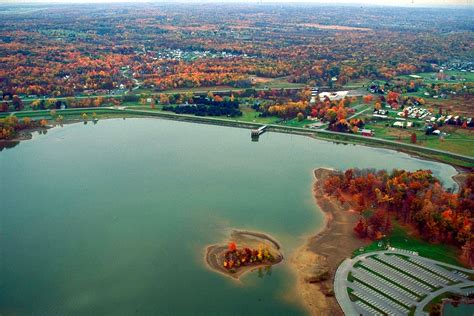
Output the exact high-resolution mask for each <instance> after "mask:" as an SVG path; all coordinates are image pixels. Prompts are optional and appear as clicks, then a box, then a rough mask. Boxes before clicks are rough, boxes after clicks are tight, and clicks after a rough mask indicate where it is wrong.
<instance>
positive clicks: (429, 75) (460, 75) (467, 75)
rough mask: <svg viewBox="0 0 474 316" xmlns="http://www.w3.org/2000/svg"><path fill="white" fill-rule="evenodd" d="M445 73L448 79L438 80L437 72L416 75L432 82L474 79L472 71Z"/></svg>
mask: <svg viewBox="0 0 474 316" xmlns="http://www.w3.org/2000/svg"><path fill="white" fill-rule="evenodd" d="M444 73H445V74H446V79H447V80H436V78H437V77H436V76H437V73H436V72H421V73H417V74H415V75H417V76H420V77H421V78H422V79H423V80H424V81H425V82H427V83H432V82H442V83H458V82H461V81H460V80H459V79H466V82H473V81H474V73H472V72H462V71H456V70H452V71H445V72H444ZM451 76H455V77H456V80H450V79H451ZM399 78H404V79H411V80H414V79H415V78H412V77H410V76H408V75H403V76H399Z"/></svg>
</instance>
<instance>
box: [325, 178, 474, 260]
mask: <svg viewBox="0 0 474 316" xmlns="http://www.w3.org/2000/svg"><path fill="white" fill-rule="evenodd" d="M324 187H325V191H326V193H327V194H329V195H331V196H333V197H335V198H337V199H339V200H340V201H341V203H342V202H348V203H350V204H351V206H352V207H353V209H354V210H355V211H356V212H358V213H359V214H360V216H361V218H360V220H359V222H358V223H357V224H356V226H355V227H354V232H355V233H356V234H357V235H358V236H359V237H361V238H366V237H368V238H371V239H380V238H382V237H383V236H385V235H388V234H389V233H390V230H391V228H392V220H393V219H395V220H397V221H398V222H400V223H402V224H405V225H408V226H411V227H412V228H413V229H415V230H416V231H417V232H418V233H419V234H420V236H422V237H423V238H424V239H426V240H428V241H430V242H436V243H445V244H452V245H456V246H458V247H459V248H463V251H468V252H469V255H470V256H473V255H474V244H473V236H474V235H473V233H474V225H473V224H474V217H473V212H472V211H473V210H474V173H472V172H471V173H468V175H467V178H466V181H465V183H464V184H463V186H462V187H461V188H460V190H459V192H454V190H453V189H450V188H449V189H446V188H444V187H443V185H442V183H441V182H440V181H439V180H438V179H437V178H436V177H435V176H433V174H432V171H431V170H417V171H414V172H411V171H406V170H396V169H395V170H393V171H392V172H387V171H385V170H380V171H376V170H368V169H365V170H359V169H348V170H346V171H345V172H344V173H342V172H341V173H336V174H334V175H333V176H331V177H329V178H328V179H327V180H326V182H325V183H324Z"/></svg>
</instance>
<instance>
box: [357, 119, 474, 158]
mask: <svg viewBox="0 0 474 316" xmlns="http://www.w3.org/2000/svg"><path fill="white" fill-rule="evenodd" d="M393 122H394V121H388V120H387V121H379V122H376V123H369V124H366V126H365V128H368V129H372V130H374V131H375V136H376V137H380V138H384V139H389V140H395V141H400V142H403V143H411V133H415V134H416V136H417V145H421V146H426V147H428V148H433V149H439V150H446V151H449V152H453V153H457V154H461V155H466V156H472V157H474V131H473V130H468V129H462V128H454V127H451V126H444V127H441V128H440V130H441V131H442V132H446V133H447V134H448V135H447V136H445V137H444V139H441V138H439V137H438V136H435V135H429V136H427V135H425V132H424V130H420V128H397V127H390V126H385V125H386V124H387V123H388V124H390V125H391V124H393Z"/></svg>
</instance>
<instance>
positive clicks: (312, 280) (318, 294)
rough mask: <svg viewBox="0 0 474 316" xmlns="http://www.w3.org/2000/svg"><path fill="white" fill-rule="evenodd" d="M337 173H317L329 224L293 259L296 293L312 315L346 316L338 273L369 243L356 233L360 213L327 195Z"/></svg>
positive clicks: (315, 188) (318, 196)
mask: <svg viewBox="0 0 474 316" xmlns="http://www.w3.org/2000/svg"><path fill="white" fill-rule="evenodd" d="M333 172H334V171H333V170H330V169H324V168H319V169H316V170H314V176H315V183H314V186H313V193H314V197H315V200H316V203H317V204H318V206H319V208H320V209H321V211H322V212H323V213H324V215H325V223H324V226H323V228H322V230H321V231H320V232H318V233H317V234H316V235H314V236H311V237H309V239H308V241H307V242H306V243H305V245H303V246H301V247H300V248H298V249H297V250H296V251H295V253H294V255H293V256H292V258H291V259H290V262H291V266H292V268H293V269H294V271H295V272H296V277H297V282H296V287H295V291H296V293H297V295H298V296H299V297H300V299H301V301H302V303H303V304H304V306H305V307H306V309H307V311H308V312H309V314H311V315H343V313H342V310H341V309H340V307H339V305H338V303H337V301H336V299H335V297H334V291H333V279H334V273H335V271H336V269H337V267H338V265H339V264H340V263H341V262H342V261H343V260H344V259H345V258H347V257H350V256H351V254H352V252H353V251H354V250H355V249H357V248H359V247H361V246H364V245H366V244H367V243H368V242H367V241H364V240H361V239H358V238H356V237H355V236H354V234H353V230H352V229H353V227H354V225H355V223H356V222H357V220H358V219H359V217H358V214H356V213H354V212H352V211H351V210H350V209H349V207H348V205H347V204H343V205H341V204H340V202H339V201H335V200H334V199H332V198H329V197H328V196H327V195H325V194H324V189H323V184H324V181H325V179H326V178H327V177H328V176H330V175H331V174H332V173H333Z"/></svg>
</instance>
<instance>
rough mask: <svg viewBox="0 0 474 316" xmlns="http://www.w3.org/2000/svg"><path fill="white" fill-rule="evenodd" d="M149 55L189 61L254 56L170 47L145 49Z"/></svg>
mask: <svg viewBox="0 0 474 316" xmlns="http://www.w3.org/2000/svg"><path fill="white" fill-rule="evenodd" d="M147 53H148V54H149V55H150V56H153V57H152V59H153V60H178V61H181V60H184V61H190V60H195V59H199V58H232V57H243V58H255V56H248V55H247V54H242V55H238V54H234V53H229V52H211V51H209V50H206V51H198V50H193V51H185V50H182V49H170V48H164V49H160V50H158V51H147Z"/></svg>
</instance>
